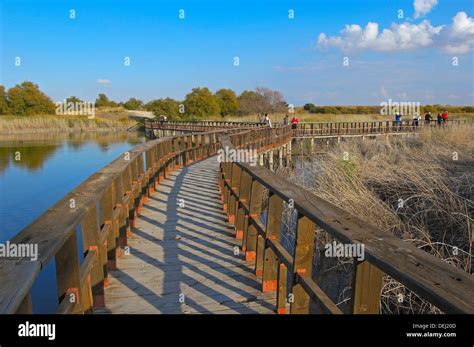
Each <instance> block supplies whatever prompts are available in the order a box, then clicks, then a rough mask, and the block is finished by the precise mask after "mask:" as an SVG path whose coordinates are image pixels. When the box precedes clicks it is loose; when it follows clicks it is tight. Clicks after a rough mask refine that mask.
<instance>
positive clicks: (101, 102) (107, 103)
mask: <svg viewBox="0 0 474 347" xmlns="http://www.w3.org/2000/svg"><path fill="white" fill-rule="evenodd" d="M117 105H118V104H117V103H116V102H115V101H111V100H109V98H108V97H107V96H106V95H105V94H103V93H101V94H99V96H98V97H97V99H96V100H95V107H116V106H117Z"/></svg>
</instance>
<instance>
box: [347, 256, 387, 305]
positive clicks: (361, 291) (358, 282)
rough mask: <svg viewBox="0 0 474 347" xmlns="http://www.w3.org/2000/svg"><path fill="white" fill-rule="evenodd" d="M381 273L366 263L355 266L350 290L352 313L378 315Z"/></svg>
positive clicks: (381, 281)
mask: <svg viewBox="0 0 474 347" xmlns="http://www.w3.org/2000/svg"><path fill="white" fill-rule="evenodd" d="M382 284H383V272H382V271H380V270H379V269H378V268H377V267H375V266H374V265H372V264H370V263H369V262H367V261H363V262H360V263H357V264H356V267H355V275H354V285H353V288H352V291H353V294H352V303H353V313H355V314H358V313H371V314H378V313H380V293H381V291H382Z"/></svg>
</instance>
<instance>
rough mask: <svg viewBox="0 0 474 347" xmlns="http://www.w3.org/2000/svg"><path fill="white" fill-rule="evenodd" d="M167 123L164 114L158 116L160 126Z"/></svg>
mask: <svg viewBox="0 0 474 347" xmlns="http://www.w3.org/2000/svg"><path fill="white" fill-rule="evenodd" d="M167 121H168V117H166V116H165V115H164V114H160V125H163V124H165V123H166V122H167Z"/></svg>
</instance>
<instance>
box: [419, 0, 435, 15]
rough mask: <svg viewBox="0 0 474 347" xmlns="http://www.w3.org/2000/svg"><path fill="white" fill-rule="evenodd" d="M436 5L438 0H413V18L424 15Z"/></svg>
mask: <svg viewBox="0 0 474 347" xmlns="http://www.w3.org/2000/svg"><path fill="white" fill-rule="evenodd" d="M436 5H438V0H415V1H413V7H414V8H415V15H414V17H415V19H416V18H419V17H421V16H425V15H426V14H428V13H429V12H431V10H432V9H433V7H435V6H436Z"/></svg>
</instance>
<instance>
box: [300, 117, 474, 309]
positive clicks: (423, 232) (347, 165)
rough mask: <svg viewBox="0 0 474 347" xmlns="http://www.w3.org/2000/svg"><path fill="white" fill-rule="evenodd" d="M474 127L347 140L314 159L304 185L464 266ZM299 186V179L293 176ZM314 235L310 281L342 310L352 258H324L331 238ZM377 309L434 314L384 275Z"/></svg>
mask: <svg viewBox="0 0 474 347" xmlns="http://www.w3.org/2000/svg"><path fill="white" fill-rule="evenodd" d="M473 132H474V127H472V126H469V125H466V126H461V127H452V128H430V129H426V130H423V131H422V132H421V133H420V134H419V135H418V136H413V137H408V138H401V137H398V136H397V137H387V138H385V139H379V140H365V141H362V140H359V139H358V140H356V139H354V140H349V141H344V142H341V143H339V144H335V145H334V146H330V147H329V150H328V153H327V155H325V156H324V157H323V158H321V157H320V156H318V157H313V158H312V159H311V160H310V161H309V163H306V168H305V170H304V174H305V179H304V183H305V186H306V187H307V188H308V189H309V190H311V191H313V192H314V193H315V194H317V195H318V196H320V197H321V198H323V199H325V200H327V201H329V202H331V203H333V204H335V205H337V206H340V207H342V208H344V209H345V210H347V211H349V212H351V213H352V214H354V215H356V216H358V217H359V218H361V219H363V220H365V221H367V222H368V223H371V224H372V225H375V226H377V227H378V228H379V229H380V230H382V231H383V232H385V233H390V234H393V235H396V236H397V237H400V238H402V239H403V240H405V241H406V242H410V243H413V244H414V245H415V246H417V247H418V248H420V249H422V250H423V251H426V252H428V253H431V254H432V255H434V256H436V257H438V258H440V259H443V260H444V261H446V262H448V263H450V264H452V265H453V266H456V267H458V268H460V269H462V270H463V271H466V272H472V269H471V257H472V249H471V237H472V236H471V235H472V234H471V233H472V222H473V212H474V203H473V200H472V197H473V188H474V170H473V169H474V157H473V154H474V141H473V138H474V136H473V135H474V134H473ZM292 179H293V180H294V182H296V183H299V184H301V182H302V180H301V177H298V176H294V177H292ZM331 241H332V239H331V237H330V236H329V235H328V234H327V233H325V232H321V233H317V241H316V247H317V250H318V252H316V257H315V258H316V259H315V265H316V268H317V271H316V273H317V275H316V279H317V281H318V282H319V283H320V285H321V286H322V287H323V289H325V290H326V291H327V292H328V295H329V296H330V297H331V298H332V299H333V300H334V301H336V302H338V303H340V304H341V308H344V309H345V310H348V309H349V307H348V306H347V304H348V303H349V302H350V295H351V285H352V278H351V277H350V276H351V273H352V271H350V270H351V269H352V267H353V262H352V259H342V258H339V259H337V258H336V259H334V258H331V259H328V258H327V257H324V245H325V244H327V243H329V242H331ZM381 311H382V313H439V310H438V309H437V308H436V307H434V306H432V305H430V304H429V303H427V302H425V301H424V300H421V299H420V298H418V297H417V296H416V295H415V294H414V293H412V292H411V291H409V290H408V289H407V288H405V287H404V286H403V285H401V284H400V283H398V282H396V281H395V280H393V279H392V278H390V277H389V276H385V278H384V285H383V290H382V307H381Z"/></svg>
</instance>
